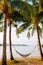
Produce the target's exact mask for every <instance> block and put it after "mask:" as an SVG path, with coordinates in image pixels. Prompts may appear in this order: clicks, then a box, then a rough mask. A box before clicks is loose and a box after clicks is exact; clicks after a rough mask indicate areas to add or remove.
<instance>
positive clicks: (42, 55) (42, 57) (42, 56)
mask: <svg viewBox="0 0 43 65" xmlns="http://www.w3.org/2000/svg"><path fill="white" fill-rule="evenodd" d="M37 36H38V43H39V49H40V54H41V59H42V60H43V53H42V48H41V43H40V37H39V31H38V26H37Z"/></svg>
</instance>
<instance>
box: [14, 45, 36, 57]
mask: <svg viewBox="0 0 43 65" xmlns="http://www.w3.org/2000/svg"><path fill="white" fill-rule="evenodd" d="M36 46H37V45H35V46H34V48H33V50H32V51H31V52H30V53H28V54H22V53H20V52H19V51H18V50H17V49H16V48H15V47H14V49H15V51H16V52H17V53H18V54H19V55H20V56H22V57H23V58H26V57H28V56H30V55H31V54H32V53H33V52H34V50H35V48H36Z"/></svg>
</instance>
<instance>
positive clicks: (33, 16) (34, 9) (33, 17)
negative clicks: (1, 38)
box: [16, 0, 43, 60]
mask: <svg viewBox="0 0 43 65" xmlns="http://www.w3.org/2000/svg"><path fill="white" fill-rule="evenodd" d="M40 1H41V0H40ZM40 1H39V0H38V1H36V0H32V5H31V4H30V6H29V5H27V8H28V11H29V12H30V15H29V16H30V18H28V16H26V14H27V13H26V12H25V9H26V7H25V8H23V9H22V10H20V14H22V15H23V16H25V18H26V17H27V18H28V19H27V18H26V19H27V20H28V22H25V23H23V24H22V25H21V26H20V27H19V28H17V30H16V34H19V33H21V32H22V31H24V30H25V29H28V30H29V31H30V29H32V35H33V32H34V31H35V30H37V38H38V44H39V49H40V55H41V58H42V60H43V53H42V48H41V43H40V35H41V34H42V29H41V28H40V27H39V23H41V21H40V19H41V18H42V16H40V17H41V18H40V17H38V16H39V15H40V11H39V10H40V8H41V7H40V6H41V5H39V4H40ZM42 11H43V10H41V13H42ZM29 20H30V22H29ZM41 20H42V19H41ZM29 31H28V34H27V36H30V33H29Z"/></svg>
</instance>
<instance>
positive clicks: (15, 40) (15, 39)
mask: <svg viewBox="0 0 43 65" xmlns="http://www.w3.org/2000/svg"><path fill="white" fill-rule="evenodd" d="M15 31H16V28H14V27H12V34H11V37H12V44H27V45H33V44H34V45H36V44H37V43H38V39H37V33H36V31H35V33H34V35H33V36H31V37H30V38H29V39H28V38H27V30H26V31H24V32H22V33H21V34H20V35H19V38H18V37H17V36H16V32H15ZM6 40H7V41H6V42H7V44H9V28H7V39H6ZM0 43H1V44H3V32H1V33H0ZM42 43H43V39H41V44H42Z"/></svg>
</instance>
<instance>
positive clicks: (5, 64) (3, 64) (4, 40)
mask: <svg viewBox="0 0 43 65" xmlns="http://www.w3.org/2000/svg"><path fill="white" fill-rule="evenodd" d="M6 23H7V22H6V17H5V21H4V37H3V57H2V65H7V63H6V27H7V26H6Z"/></svg>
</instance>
